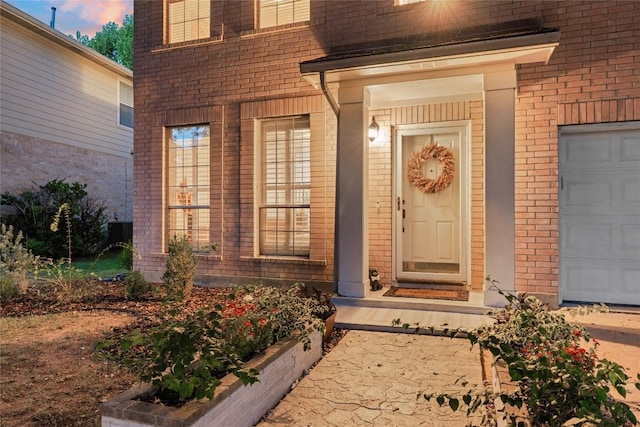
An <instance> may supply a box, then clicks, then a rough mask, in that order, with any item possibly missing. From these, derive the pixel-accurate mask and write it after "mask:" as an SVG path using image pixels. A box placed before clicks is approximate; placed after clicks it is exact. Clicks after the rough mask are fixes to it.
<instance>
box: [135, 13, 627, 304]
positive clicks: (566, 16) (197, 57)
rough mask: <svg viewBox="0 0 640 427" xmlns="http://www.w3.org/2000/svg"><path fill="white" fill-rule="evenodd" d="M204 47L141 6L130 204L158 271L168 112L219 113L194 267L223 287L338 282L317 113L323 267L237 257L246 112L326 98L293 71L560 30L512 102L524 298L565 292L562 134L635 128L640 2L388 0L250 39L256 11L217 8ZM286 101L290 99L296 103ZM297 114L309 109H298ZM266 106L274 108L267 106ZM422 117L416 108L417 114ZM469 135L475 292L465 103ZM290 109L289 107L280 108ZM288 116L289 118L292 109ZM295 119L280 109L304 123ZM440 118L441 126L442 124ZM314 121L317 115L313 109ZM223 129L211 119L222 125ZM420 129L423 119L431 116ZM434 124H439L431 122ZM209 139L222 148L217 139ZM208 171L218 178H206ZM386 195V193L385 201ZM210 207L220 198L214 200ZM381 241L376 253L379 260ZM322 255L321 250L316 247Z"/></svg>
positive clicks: (375, 224)
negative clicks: (404, 0)
mask: <svg viewBox="0 0 640 427" xmlns="http://www.w3.org/2000/svg"><path fill="white" fill-rule="evenodd" d="M212 10H215V11H216V13H215V16H214V17H213V22H212V35H213V37H212V38H211V39H210V40H207V41H205V42H203V43H185V44H182V45H180V46H168V45H165V44H164V40H163V13H162V2H159V1H158V2H149V1H143V0H136V1H135V15H136V40H135V61H136V63H135V70H136V73H135V77H134V78H135V88H136V98H135V99H136V105H135V114H136V137H135V146H136V156H135V167H136V184H135V191H136V193H135V194H136V204H135V212H134V215H135V218H136V227H135V240H136V245H137V246H138V248H139V249H140V251H141V253H142V254H143V258H142V260H140V261H139V262H138V263H137V264H136V267H137V268H141V269H143V270H145V271H149V272H152V271H155V272H158V271H161V270H162V269H163V268H164V258H163V256H162V255H161V253H162V250H163V240H162V239H163V237H162V236H163V212H164V206H163V196H162V194H163V173H162V167H163V166H162V162H163V148H162V147H163V145H162V127H163V126H167V125H168V124H167V123H168V122H167V121H166V120H164V119H163V117H167V116H166V114H173V113H172V112H175V111H183V110H189V109H193V108H211V109H215V110H216V111H218V112H217V113H215V114H217V115H215V114H213V116H214V118H215V117H217V119H215V120H214V119H213V118H212V121H211V125H212V141H214V143H215V144H217V147H218V149H217V151H215V154H212V156H213V155H215V156H220V157H216V158H217V159H218V160H217V161H218V162H219V164H220V171H219V174H218V175H216V176H215V177H212V189H214V188H215V189H216V190H212V191H217V193H216V194H217V196H216V197H217V198H218V199H219V200H218V202H216V203H219V209H220V215H219V216H218V218H221V219H220V223H218V224H215V226H216V227H215V228H216V230H218V231H216V232H219V233H220V236H221V237H220V239H221V242H222V249H221V251H220V254H218V255H211V257H210V258H206V259H205V260H203V261H202V262H201V263H200V268H201V270H202V271H203V272H208V273H211V274H220V275H225V276H237V275H240V274H247V275H256V276H259V277H287V278H290V277H293V276H296V277H304V276H308V277H315V278H318V279H319V280H330V279H331V274H332V273H331V270H332V260H331V257H332V241H331V239H330V234H331V233H330V231H331V232H332V227H333V222H332V218H333V214H332V213H331V210H332V203H333V200H332V197H331V196H330V194H331V192H332V188H333V185H334V181H333V180H334V176H333V171H334V166H333V165H334V164H335V152H334V151H333V150H334V148H332V147H333V146H332V144H333V142H332V141H333V140H332V139H331V138H335V123H334V121H333V120H334V118H333V114H332V113H331V111H330V109H328V108H326V105H324V106H323V108H324V110H323V111H324V112H323V113H320V112H316V113H314V114H323V117H324V119H323V120H324V124H325V128H324V133H325V134H326V135H327V143H326V145H325V146H324V148H323V149H324V150H325V154H324V156H325V159H326V163H325V164H324V171H325V176H324V182H326V183H327V194H326V195H325V196H324V197H325V200H326V201H327V202H326V209H327V211H326V212H325V216H326V217H325V219H323V222H322V223H321V226H322V227H325V228H326V229H325V233H326V234H325V235H326V236H327V238H326V240H328V242H326V243H325V246H323V249H322V251H324V253H326V263H325V264H322V265H315V264H314V263H308V264H307V265H300V264H291V265H289V264H287V263H282V262H271V261H270V262H260V263H256V261H254V260H248V259H243V258H242V257H243V256H244V255H245V251H246V248H248V247H251V246H252V244H253V243H252V236H251V233H249V232H247V230H251V226H250V224H248V223H247V221H248V220H247V218H248V217H247V212H252V205H251V203H252V196H251V193H246V191H248V190H250V189H251V182H252V177H251V173H252V172H251V171H252V168H251V167H250V165H247V164H246V163H245V161H246V160H247V159H251V158H252V157H251V156H252V154H251V150H252V147H253V144H252V141H251V140H250V139H247V138H248V137H247V135H249V134H250V132H252V129H253V126H252V124H251V121H252V120H253V118H257V117H260V116H262V115H263V114H275V113H274V112H273V111H275V110H268V111H267V110H265V111H264V112H262V113H252V114H247V113H246V108H248V107H247V105H258V104H260V103H269V102H275V104H273V105H279V104H278V102H279V101H277V100H279V99H287V100H293V101H290V102H294V103H295V102H296V101H295V100H304V99H311V98H314V97H317V96H320V95H321V92H320V91H319V90H316V89H314V88H313V87H311V85H309V84H308V83H307V82H306V81H304V80H303V79H302V77H301V76H300V72H299V63H300V62H302V61H305V60H310V59H315V58H318V57H322V56H325V55H327V54H328V53H329V51H330V50H332V49H335V48H337V47H340V46H344V45H350V44H356V43H372V42H375V41H380V40H383V39H390V38H397V37H406V36H411V35H414V34H422V33H437V32H445V31H452V30H457V29H460V28H468V27H471V26H476V25H484V24H492V23H500V22H506V21H512V20H518V19H526V18H539V19H540V20H541V21H542V23H543V25H544V26H545V27H549V28H557V29H559V30H560V45H559V46H558V47H557V49H556V51H555V52H554V54H553V55H552V57H551V60H550V61H549V63H548V64H531V65H522V66H518V68H517V73H518V93H517V98H516V170H515V175H516V207H515V209H516V221H517V223H516V286H517V288H518V290H521V291H529V292H538V293H556V292H557V286H558V199H557V161H558V160H557V133H558V126H560V125H571V124H584V123H601V122H617V121H628V120H640V105H639V103H640V71H639V70H640V68H639V67H638V66H637V64H639V63H640V2H638V1H634V0H629V1H615V0H602V1H569V0H567V1H562V2H552V1H542V0H540V1H536V0H533V1H532V0H526V1H506V0H505V1H495V0H486V1H480V0H477V1H472V2H471V1H467V0H447V1H446V2H445V1H425V2H421V3H415V4H410V5H406V6H394V1H393V0H376V1H375V2H374V1H371V0H345V1H337V0H336V1H313V2H312V12H311V14H312V16H311V22H310V24H294V25H288V26H284V27H278V28H276V29H265V30H255V29H254V25H253V17H254V13H253V2H252V1H251V0H242V1H227V2H216V6H215V7H212ZM288 102H289V101H288ZM301 102H302V101H301ZM265 105H266V104H265ZM424 108H425V106H416V107H411V110H412V112H411V115H412V117H413V115H414V114H416V115H417V114H419V113H418V111H420V109H422V111H423V113H422V114H424ZM464 108H465V110H464V111H465V117H467V116H468V117H470V119H471V120H472V123H473V131H472V138H473V141H472V160H471V161H472V189H471V198H472V208H471V210H472V212H471V226H472V231H471V236H472V237H471V242H470V243H471V253H472V259H471V269H472V278H471V281H472V284H473V286H474V287H478V286H480V282H482V277H483V276H484V274H485V272H484V271H483V264H484V258H483V256H484V255H483V253H484V241H485V239H490V238H491V236H484V232H483V229H484V207H483V193H484V187H483V177H484V175H483V167H484V150H483V141H482V139H481V137H480V135H482V132H483V128H482V121H483V118H482V111H483V108H482V104H481V103H477V102H470V103H468V105H465V107H464ZM285 110H286V109H285ZM285 110H283V111H285ZM303 110H304V109H300V108H297V107H296V108H293V109H289V110H286V111H300V112H304V111H303ZM402 111H403V109H389V110H384V111H379V112H376V118H377V119H378V118H379V119H380V122H381V124H383V125H385V126H391V125H394V124H395V123H398V117H402ZM435 111H437V110H434V114H435ZM309 112H310V111H309ZM216 120H217V121H216ZM424 120H425V121H426V118H424ZM429 120H431V121H433V119H432V118H431V117H429ZM214 127H215V129H216V131H215V137H214V136H213V134H214V132H213V129H214ZM391 157H392V156H391V151H390V145H389V146H386V145H384V146H382V147H380V148H375V149H372V150H371V159H372V169H375V170H376V171H379V172H380V173H379V174H378V173H376V175H375V176H372V185H371V187H372V192H374V193H373V194H372V195H370V196H371V197H370V200H371V202H372V203H375V201H376V200H377V199H378V198H382V197H385V198H386V199H387V200H388V199H389V198H390V196H389V194H390V191H391V185H392V184H391V182H390V181H389V179H390V177H391ZM212 171H213V168H212ZM377 192H381V193H377ZM212 200H215V199H214V198H213V197H212ZM390 209H391V208H390V206H385V205H384V204H383V205H382V207H381V210H380V211H377V209H376V208H375V205H374V206H370V210H371V211H370V214H371V215H370V222H371V232H370V235H371V236H370V238H371V243H372V250H371V260H370V261H371V263H372V264H375V265H376V266H377V267H378V268H380V269H381V271H383V274H385V275H386V274H387V273H386V271H387V270H389V271H390V264H391V255H392V254H391V246H390V241H391V235H390V229H389V228H388V227H387V226H388V225H390V224H391V214H390V213H391V211H390ZM374 242H375V243H376V245H375V246H376V247H375V248H373V246H374ZM317 244H318V245H319V246H318V247H320V246H322V245H321V244H320V242H318V243H317Z"/></svg>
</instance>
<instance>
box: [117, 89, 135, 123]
mask: <svg viewBox="0 0 640 427" xmlns="http://www.w3.org/2000/svg"><path fill="white" fill-rule="evenodd" d="M118 104H119V108H118V124H120V126H125V127H128V128H131V129H133V87H132V86H131V85H129V84H127V83H125V82H119V85H118Z"/></svg>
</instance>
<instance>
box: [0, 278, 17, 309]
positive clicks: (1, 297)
mask: <svg viewBox="0 0 640 427" xmlns="http://www.w3.org/2000/svg"><path fill="white" fill-rule="evenodd" d="M16 295H18V287H17V286H16V284H15V282H14V280H13V277H11V276H4V275H0V302H2V303H4V302H7V301H9V300H10V299H11V298H13V297H14V296H16Z"/></svg>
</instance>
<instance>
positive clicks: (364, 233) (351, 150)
mask: <svg viewBox="0 0 640 427" xmlns="http://www.w3.org/2000/svg"><path fill="white" fill-rule="evenodd" d="M338 103H339V104H340V120H339V125H338V152H337V156H338V159H339V161H338V183H337V184H338V186H339V192H338V193H339V194H338V206H337V209H338V242H337V245H338V253H339V257H340V259H339V261H338V294H340V295H343V296H348V297H364V296H366V294H367V292H368V290H369V267H368V264H369V225H368V224H369V219H368V212H367V206H368V198H369V191H368V189H369V183H368V170H369V165H368V160H369V144H368V139H367V126H368V118H369V108H368V92H367V91H366V89H365V88H363V87H347V88H343V87H341V88H340V90H339V91H338Z"/></svg>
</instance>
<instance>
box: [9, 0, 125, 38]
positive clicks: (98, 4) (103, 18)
mask: <svg viewBox="0 0 640 427" xmlns="http://www.w3.org/2000/svg"><path fill="white" fill-rule="evenodd" d="M5 1H6V2H7V3H9V4H11V5H12V6H14V7H17V8H18V9H20V10H22V11H23V12H25V13H27V14H29V15H31V16H32V17H34V18H36V19H37V20H39V21H42V22H44V23H45V24H46V25H49V23H50V22H51V7H55V8H56V26H55V28H56V30H58V31H60V32H62V33H64V34H67V35H72V36H75V35H76V31H80V32H81V33H82V34H84V35H87V36H89V37H90V38H91V37H93V36H94V35H95V34H96V32H98V31H101V30H102V26H103V25H104V24H106V23H108V22H110V21H113V22H115V23H116V24H118V25H120V24H122V19H123V18H124V16H125V15H132V14H133V0H5Z"/></svg>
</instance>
